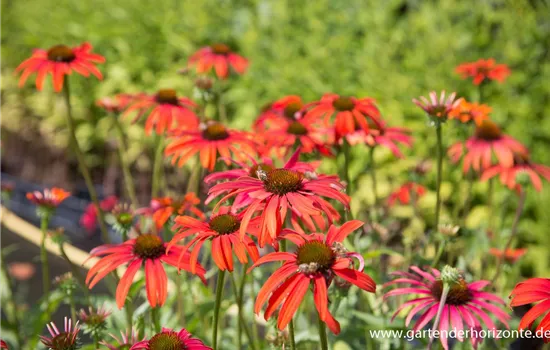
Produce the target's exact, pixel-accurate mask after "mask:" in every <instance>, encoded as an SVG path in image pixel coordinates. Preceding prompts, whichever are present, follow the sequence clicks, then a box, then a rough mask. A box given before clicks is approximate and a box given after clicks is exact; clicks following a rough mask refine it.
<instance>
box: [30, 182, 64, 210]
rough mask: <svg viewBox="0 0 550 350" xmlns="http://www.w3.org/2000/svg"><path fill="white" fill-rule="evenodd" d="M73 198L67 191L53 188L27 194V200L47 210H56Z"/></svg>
mask: <svg viewBox="0 0 550 350" xmlns="http://www.w3.org/2000/svg"><path fill="white" fill-rule="evenodd" d="M70 196H71V193H70V192H67V191H65V190H64V189H62V188H58V187H53V188H51V189H49V188H46V189H44V190H43V191H42V192H40V191H34V192H28V193H27V199H28V200H29V201H31V202H32V203H33V204H35V205H38V206H40V207H43V208H47V209H55V208H57V207H58V206H59V204H61V202H63V201H64V200H65V199H67V198H68V197H70Z"/></svg>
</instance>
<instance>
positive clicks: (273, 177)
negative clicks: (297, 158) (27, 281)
mask: <svg viewBox="0 0 550 350" xmlns="http://www.w3.org/2000/svg"><path fill="white" fill-rule="evenodd" d="M303 178H304V175H303V174H302V173H300V172H297V171H294V170H289V169H274V170H272V171H270V172H268V173H266V176H265V180H264V188H265V189H266V190H267V191H268V192H271V193H274V194H278V195H280V196H282V195H284V194H287V193H289V192H296V191H299V190H300V189H301V188H302V180H303Z"/></svg>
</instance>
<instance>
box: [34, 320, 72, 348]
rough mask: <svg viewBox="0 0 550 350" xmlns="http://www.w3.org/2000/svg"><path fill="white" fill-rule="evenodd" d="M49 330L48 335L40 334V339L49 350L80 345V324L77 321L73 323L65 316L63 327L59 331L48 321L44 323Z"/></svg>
mask: <svg viewBox="0 0 550 350" xmlns="http://www.w3.org/2000/svg"><path fill="white" fill-rule="evenodd" d="M46 327H47V328H48V331H49V332H50V337H48V336H42V335H41V336H40V341H41V342H42V344H44V345H45V346H46V347H47V348H48V349H49V350H74V349H78V348H79V347H80V345H79V339H78V338H79V337H78V332H80V325H79V324H78V321H77V322H76V323H75V324H74V325H73V323H72V321H71V319H70V318H67V317H65V321H64V329H63V331H62V332H60V331H59V330H58V329H57V327H56V326H55V323H53V322H50V323H49V324H47V325H46Z"/></svg>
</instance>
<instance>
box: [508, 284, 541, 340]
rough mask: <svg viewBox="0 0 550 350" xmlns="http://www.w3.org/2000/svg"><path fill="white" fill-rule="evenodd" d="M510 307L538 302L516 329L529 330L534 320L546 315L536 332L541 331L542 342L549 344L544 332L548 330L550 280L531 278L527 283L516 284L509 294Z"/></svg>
mask: <svg viewBox="0 0 550 350" xmlns="http://www.w3.org/2000/svg"><path fill="white" fill-rule="evenodd" d="M510 298H511V299H512V300H511V301H510V306H511V307H515V306H521V305H526V304H532V303H536V302H540V303H538V304H537V305H535V306H533V307H532V308H531V309H530V310H529V311H527V313H526V314H525V315H523V318H522V319H521V321H520V323H519V326H518V329H528V328H531V327H532V325H533V323H534V322H535V320H536V319H537V318H538V317H539V316H541V315H543V314H546V316H544V317H543V318H542V320H541V321H540V323H539V325H538V326H537V329H536V331H540V330H543V332H542V333H543V334H542V335H543V336H544V342H545V343H549V342H550V338H548V337H547V336H546V335H547V334H548V333H546V331H547V330H548V329H550V313H548V311H550V279H548V278H531V279H528V280H527V281H524V282H520V283H518V284H517V285H516V286H515V287H514V290H512V293H510Z"/></svg>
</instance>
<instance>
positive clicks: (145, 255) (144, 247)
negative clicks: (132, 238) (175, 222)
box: [134, 233, 166, 260]
mask: <svg viewBox="0 0 550 350" xmlns="http://www.w3.org/2000/svg"><path fill="white" fill-rule="evenodd" d="M165 251H166V248H165V247H164V243H162V240H161V239H160V237H159V236H157V235H153V234H150V233H147V234H143V235H141V236H139V237H138V238H136V242H135V243H134V254H136V255H137V256H139V257H140V258H142V259H152V260H154V259H158V258H159V257H161V256H162V255H164V252H165Z"/></svg>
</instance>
